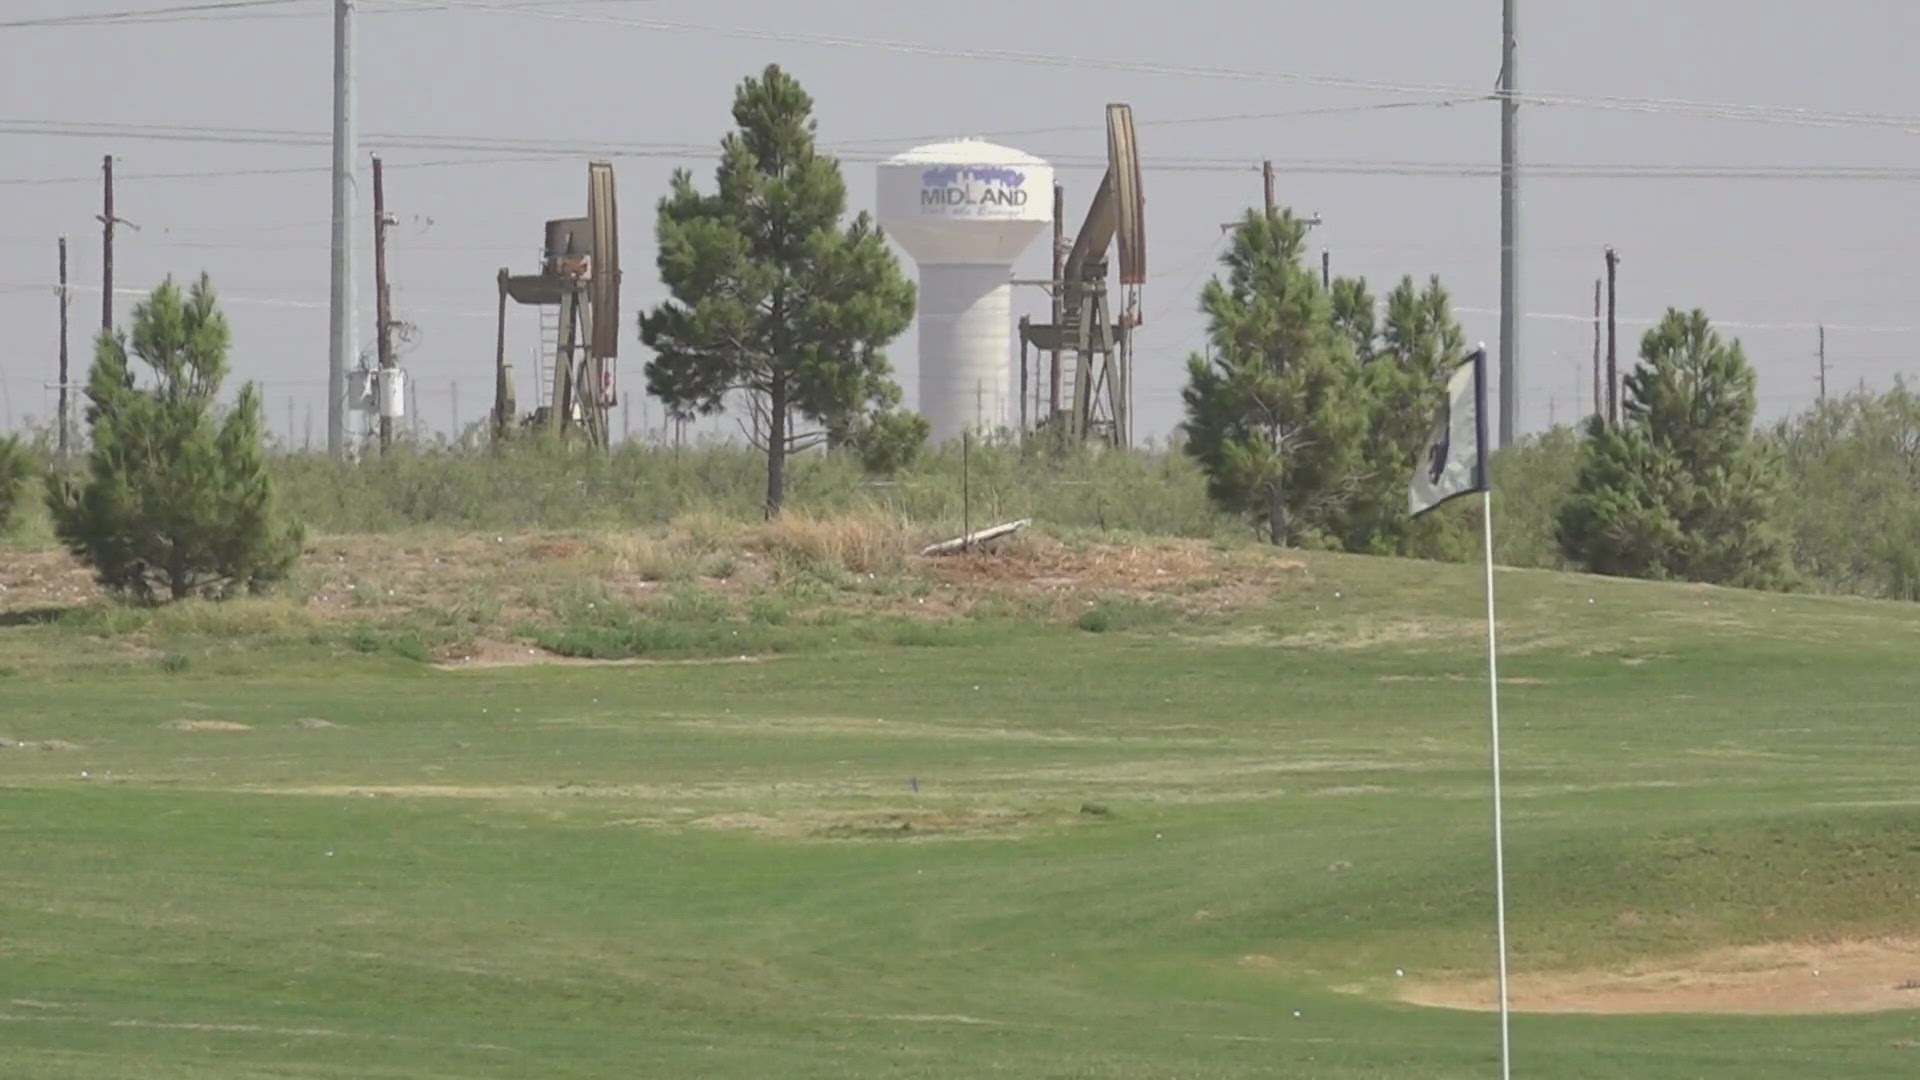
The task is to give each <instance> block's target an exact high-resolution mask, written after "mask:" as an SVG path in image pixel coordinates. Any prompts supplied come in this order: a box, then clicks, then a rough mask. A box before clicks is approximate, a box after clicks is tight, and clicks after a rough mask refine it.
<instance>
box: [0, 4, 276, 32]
mask: <svg viewBox="0 0 1920 1080" xmlns="http://www.w3.org/2000/svg"><path fill="white" fill-rule="evenodd" d="M300 2H301V0H210V2H206V3H198V4H177V5H175V6H173V7H163V8H132V9H128V10H123V11H96V12H90V13H87V14H83V15H40V16H35V17H33V18H28V19H10V20H8V21H6V22H0V29H7V30H15V29H24V28H26V27H39V26H100V25H111V24H120V23H142V22H154V21H171V17H172V16H184V15H193V14H201V13H207V12H219V11H236V10H240V9H258V8H267V7H285V6H287V5H288V4H297V3H300Z"/></svg>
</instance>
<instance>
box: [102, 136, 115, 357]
mask: <svg viewBox="0 0 1920 1080" xmlns="http://www.w3.org/2000/svg"><path fill="white" fill-rule="evenodd" d="M100 175H101V180H102V184H101V209H100V329H102V330H105V331H106V332H107V333H109V334H111V333H112V332H113V223H114V222H115V221H117V220H118V219H117V218H115V217H114V216H113V155H112V154H108V155H107V156H106V158H105V159H104V160H102V161H101V163H100Z"/></svg>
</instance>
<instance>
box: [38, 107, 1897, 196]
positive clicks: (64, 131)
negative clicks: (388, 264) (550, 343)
mask: <svg viewBox="0 0 1920 1080" xmlns="http://www.w3.org/2000/svg"><path fill="white" fill-rule="evenodd" d="M0 134H16V135H46V136H59V137H85V138H95V139H130V140H143V141H156V142H186V143H223V144H235V145H259V146H287V147H303V148H304V147H316V146H323V145H327V143H328V139H329V137H328V136H327V135H325V134H324V133H321V132H315V131H300V130H296V129H273V128H224V127H214V126H210V125H166V124H124V123H105V122H92V121H46V120H19V119H0ZM363 141H364V142H366V143H367V144H368V145H370V146H374V147H377V148H379V149H383V150H435V151H440V152H442V153H476V154H499V155H510V156H498V157H493V158H489V159H486V160H484V161H475V162H471V163H472V164H507V163H519V162H525V163H534V162H537V161H540V160H542V159H547V158H555V157H566V158H578V157H607V158H615V159H623V158H624V159H636V158H638V159H669V160H686V159H698V160H713V159H716V158H717V157H718V156H719V151H718V150H717V149H716V148H715V147H713V146H710V145H698V144H691V143H647V142H635V143H622V142H607V143H593V142H577V141H559V140H544V139H522V138H506V137H498V136H461V135H437V134H422V133H382V134H372V135H367V136H365V137H364V138H363ZM854 141H855V142H877V141H879V140H878V139H871V140H868V139H861V140H854ZM893 141H901V142H905V141H909V140H905V139H902V140H893ZM841 145H843V144H840V143H829V144H827V145H825V146H823V147H822V150H823V152H826V153H829V154H832V155H833V156H835V157H837V158H839V159H840V160H842V161H846V162H854V163H866V164H872V163H878V162H881V161H885V160H887V158H888V157H889V156H890V155H888V154H884V153H880V152H876V151H871V150H861V149H852V150H842V149H840V146H841ZM1041 156H1042V157H1045V158H1046V159H1047V160H1048V162H1049V163H1050V164H1052V165H1053V166H1055V167H1056V168H1066V169H1073V168H1084V169H1104V168H1105V167H1106V165H1107V161H1106V158H1105V157H1104V156H1100V155H1094V154H1085V153H1058V154H1042V155H1041ZM467 163H468V162H463V161H461V160H460V159H447V160H441V161H431V162H415V163H412V164H411V165H410V166H408V165H406V163H398V162H397V163H395V167H403V166H405V167H414V168H419V167H427V166H458V165H462V164H467ZM1276 164H1277V165H1278V166H1279V167H1280V168H1281V169H1282V170H1283V171H1286V172H1290V173H1293V174H1296V175H1333V176H1412V177H1434V178H1449V179H1477V178H1483V177H1494V176H1498V175H1500V168H1499V166H1498V165H1497V164H1492V163H1483V162H1475V161H1436V160H1372V159H1364V158H1295V159H1276ZM1143 167H1144V168H1146V169H1147V170H1148V171H1150V172H1162V173H1240V172H1246V171H1248V170H1250V169H1253V168H1255V167H1256V166H1255V164H1254V162H1252V161H1251V160H1242V159H1238V158H1219V157H1192V156H1171V157H1160V158H1155V159H1152V160H1150V161H1148V162H1147V163H1146V164H1145V165H1144V166H1143ZM320 171H323V170H322V168H321V167H317V166H304V167H289V168H285V169H208V170H188V171H182V172H176V173H160V174H153V175H152V176H151V177H148V178H151V179H202V178H214V177H225V176H249V175H256V176H277V175H296V174H301V173H316V172H320ZM1521 171H1522V172H1523V173H1525V174H1526V175H1527V176H1528V177H1530V178H1533V179H1552V180H1753V181H1792V182H1808V181H1826V182H1858V183H1913V182H1916V181H1920V168H1917V167H1906V166H1892V165H1842V164H1808V165H1793V164H1784V165H1783V164H1740V163H1732V164H1712V163H1703V164H1670V163H1623V162H1533V163H1528V164H1524V165H1522V166H1521ZM133 178H140V177H133ZM92 179H93V178H92V177H79V176H73V177H13V178H5V179H0V185H6V186H12V185H34V184H62V183H81V182H91V181H92Z"/></svg>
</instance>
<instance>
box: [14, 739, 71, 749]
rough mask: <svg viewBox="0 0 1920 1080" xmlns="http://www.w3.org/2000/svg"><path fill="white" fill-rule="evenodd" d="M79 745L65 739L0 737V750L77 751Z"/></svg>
mask: <svg viewBox="0 0 1920 1080" xmlns="http://www.w3.org/2000/svg"><path fill="white" fill-rule="evenodd" d="M78 749H80V744H79V743H76V742H68V741H67V740H65V739H9V738H7V737H5V736H0V750H78Z"/></svg>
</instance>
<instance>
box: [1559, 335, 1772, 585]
mask: <svg viewBox="0 0 1920 1080" xmlns="http://www.w3.org/2000/svg"><path fill="white" fill-rule="evenodd" d="M1640 357H1641V363H1640V364H1639V365H1637V366H1636V367H1635V368H1634V370H1633V371H1632V372H1631V373H1630V374H1628V376H1627V377H1626V379H1625V380H1624V381H1625V384H1626V395H1625V402H1624V406H1623V414H1624V415H1623V418H1622V422H1621V424H1620V426H1619V427H1617V428H1608V427H1605V426H1603V425H1601V424H1599V423H1598V422H1597V421H1590V422H1589V425H1588V428H1587V442H1586V447H1585V449H1584V451H1583V455H1582V460H1581V468H1580V476H1579V480H1578V481H1577V483H1576V485H1575V489H1574V493H1573V496H1572V498H1571V499H1569V501H1568V502H1567V504H1566V505H1565V506H1564V507H1563V508H1562V510H1561V513H1560V521H1559V529H1558V538H1559V542H1560V546H1561V550H1562V551H1563V552H1564V553H1565V554H1566V556H1567V557H1568V558H1569V559H1571V560H1572V561H1573V562H1574V563H1576V564H1577V565H1579V566H1581V567H1584V568H1585V569H1588V570H1591V571H1594V572H1596V573H1603V574H1616V575H1622V576H1631V577H1649V578H1674V579H1680V580H1686V581H1704V582H1711V583H1715V584H1726V585H1741V586H1748V587H1754V588H1773V587H1779V586H1782V585H1784V584H1786V583H1787V581H1788V578H1789V575H1788V570H1787V560H1786V545H1785V543H1784V541H1783V540H1782V538H1781V536H1780V535H1779V533H1778V532H1777V531H1776V530H1775V529H1774V528H1773V526H1772V523H1771V522H1770V520H1769V519H1770V516H1771V512H1772V508H1773V504H1774V501H1775V500H1776V498H1777V497H1778V494H1779V488H1780V482H1781V469H1780V464H1779V461H1778V459H1777V458H1776V456H1775V455H1774V453H1773V452H1772V451H1771V449H1770V448H1768V447H1767V446H1765V445H1764V444H1762V443H1760V442H1759V441H1758V440H1756V439H1755V438H1754V436H1753V414H1754V406H1755V397H1754V374H1753V369H1752V367H1750V366H1749V365H1748V364H1747V358H1746V354H1745V353H1744V352H1743V351H1742V349H1741V348H1740V343H1739V342H1738V341H1737V340H1736V341H1732V342H1727V341H1723V340H1722V339H1721V337H1720V335H1719V334H1718V333H1717V332H1715V331H1714V330H1713V328H1712V325H1711V324H1710V323H1709V322H1708V320H1707V316H1706V313H1705V312H1703V311H1700V310H1697V309H1696V310H1694V311H1692V312H1689V313H1684V314H1683V313H1682V312H1680V311H1678V310H1674V309H1668V311H1667V314H1666V317H1665V318H1664V319H1662V320H1661V322H1660V324H1659V325H1658V326H1656V327H1654V328H1653V329H1652V330H1649V331H1647V334H1646V336H1645V337H1644V338H1642V339H1641V343H1640Z"/></svg>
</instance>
